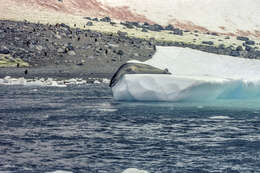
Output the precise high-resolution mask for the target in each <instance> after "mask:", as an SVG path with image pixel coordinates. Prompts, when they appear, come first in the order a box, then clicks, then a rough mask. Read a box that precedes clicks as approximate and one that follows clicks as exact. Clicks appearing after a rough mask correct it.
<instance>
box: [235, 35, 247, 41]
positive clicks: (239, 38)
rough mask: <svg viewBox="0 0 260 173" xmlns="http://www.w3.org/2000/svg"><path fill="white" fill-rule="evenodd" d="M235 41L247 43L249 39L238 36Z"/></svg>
mask: <svg viewBox="0 0 260 173" xmlns="http://www.w3.org/2000/svg"><path fill="white" fill-rule="evenodd" d="M237 40H241V41H248V40H249V38H248V37H240V36H238V37H237Z"/></svg>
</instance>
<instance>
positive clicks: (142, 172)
mask: <svg viewBox="0 0 260 173" xmlns="http://www.w3.org/2000/svg"><path fill="white" fill-rule="evenodd" d="M122 173H148V172H147V171H145V170H139V169H136V168H128V169H126V170H124V171H123V172H122Z"/></svg>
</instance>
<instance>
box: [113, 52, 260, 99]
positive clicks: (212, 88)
mask: <svg viewBox="0 0 260 173" xmlns="http://www.w3.org/2000/svg"><path fill="white" fill-rule="evenodd" d="M131 62H135V63H137V62H138V61H131ZM138 63H144V64H148V65H151V66H154V67H156V68H159V69H166V68H167V69H168V71H169V72H171V74H172V75H161V74H125V75H124V76H123V77H121V78H120V80H119V81H118V83H117V84H116V85H115V86H113V87H112V91H113V96H114V98H115V99H116V100H128V101H131V100H133V101H214V100H217V99H241V100H245V99H252V100H253V99H254V100H260V70H259V69H260V60H252V59H245V58H237V57H231V56H224V55H217V54H211V53H206V52H201V51H197V50H193V49H189V48H178V47H157V52H156V53H155V55H154V57H153V58H152V59H150V60H148V61H146V62H138Z"/></svg>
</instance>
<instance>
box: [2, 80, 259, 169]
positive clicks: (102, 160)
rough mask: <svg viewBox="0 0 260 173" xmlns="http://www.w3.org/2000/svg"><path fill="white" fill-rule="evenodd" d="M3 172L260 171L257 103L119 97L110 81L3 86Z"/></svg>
mask: <svg viewBox="0 0 260 173" xmlns="http://www.w3.org/2000/svg"><path fill="white" fill-rule="evenodd" d="M0 105H1V106H0V124H1V126H0V139H1V140H0V171H7V172H65V171H67V172H90V173H92V172H93V173H96V172H98V173H103V172H104V173H105V172H113V173H114V172H115V173H122V172H123V171H127V170H128V171H129V170H130V171H131V170H133V169H129V168H136V169H138V170H144V171H147V172H149V173H157V172H162V173H168V172H212V173H213V172H214V173H215V172H241V173H247V172H248V173H249V172H250V173H251V172H255V173H256V172H259V170H260V108H259V107H258V108H257V107H250V105H255V103H252V104H251V103H250V102H248V103H239V102H237V103H234V102H227V103H214V104H213V103H212V104H209V103H208V104H207V103H189V102H185V103H159V102H148V103H144V102H136V103H134V102H117V101H114V100H113V98H112V93H111V90H110V89H109V88H108V86H107V85H105V84H99V85H94V84H92V85H81V86H68V87H64V88H58V87H35V86H30V87H29V86H0Z"/></svg>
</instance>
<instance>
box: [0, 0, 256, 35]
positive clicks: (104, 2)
mask: <svg viewBox="0 0 260 173" xmlns="http://www.w3.org/2000/svg"><path fill="white" fill-rule="evenodd" d="M0 4H1V5H0V17H1V16H6V15H7V13H12V12H14V11H15V12H16V13H15V14H19V13H20V14H21V15H22V14H23V11H26V10H28V9H29V10H32V15H34V17H35V18H37V16H38V15H37V13H34V12H33V11H38V12H42V11H49V12H50V13H52V12H59V13H66V14H72V15H79V16H92V17H102V16H110V17H112V18H114V19H118V20H129V21H140V22H150V23H158V24H161V25H167V24H174V25H175V26H178V27H180V28H183V29H191V30H195V29H196V30H201V31H204V32H206V31H208V30H209V31H214V32H220V33H225V34H235V35H243V36H255V37H260V1H259V0H161V1H160V0H63V1H62V0H60V1H59V0H0ZM16 7H17V8H16ZM46 17H47V16H46Z"/></svg>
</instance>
